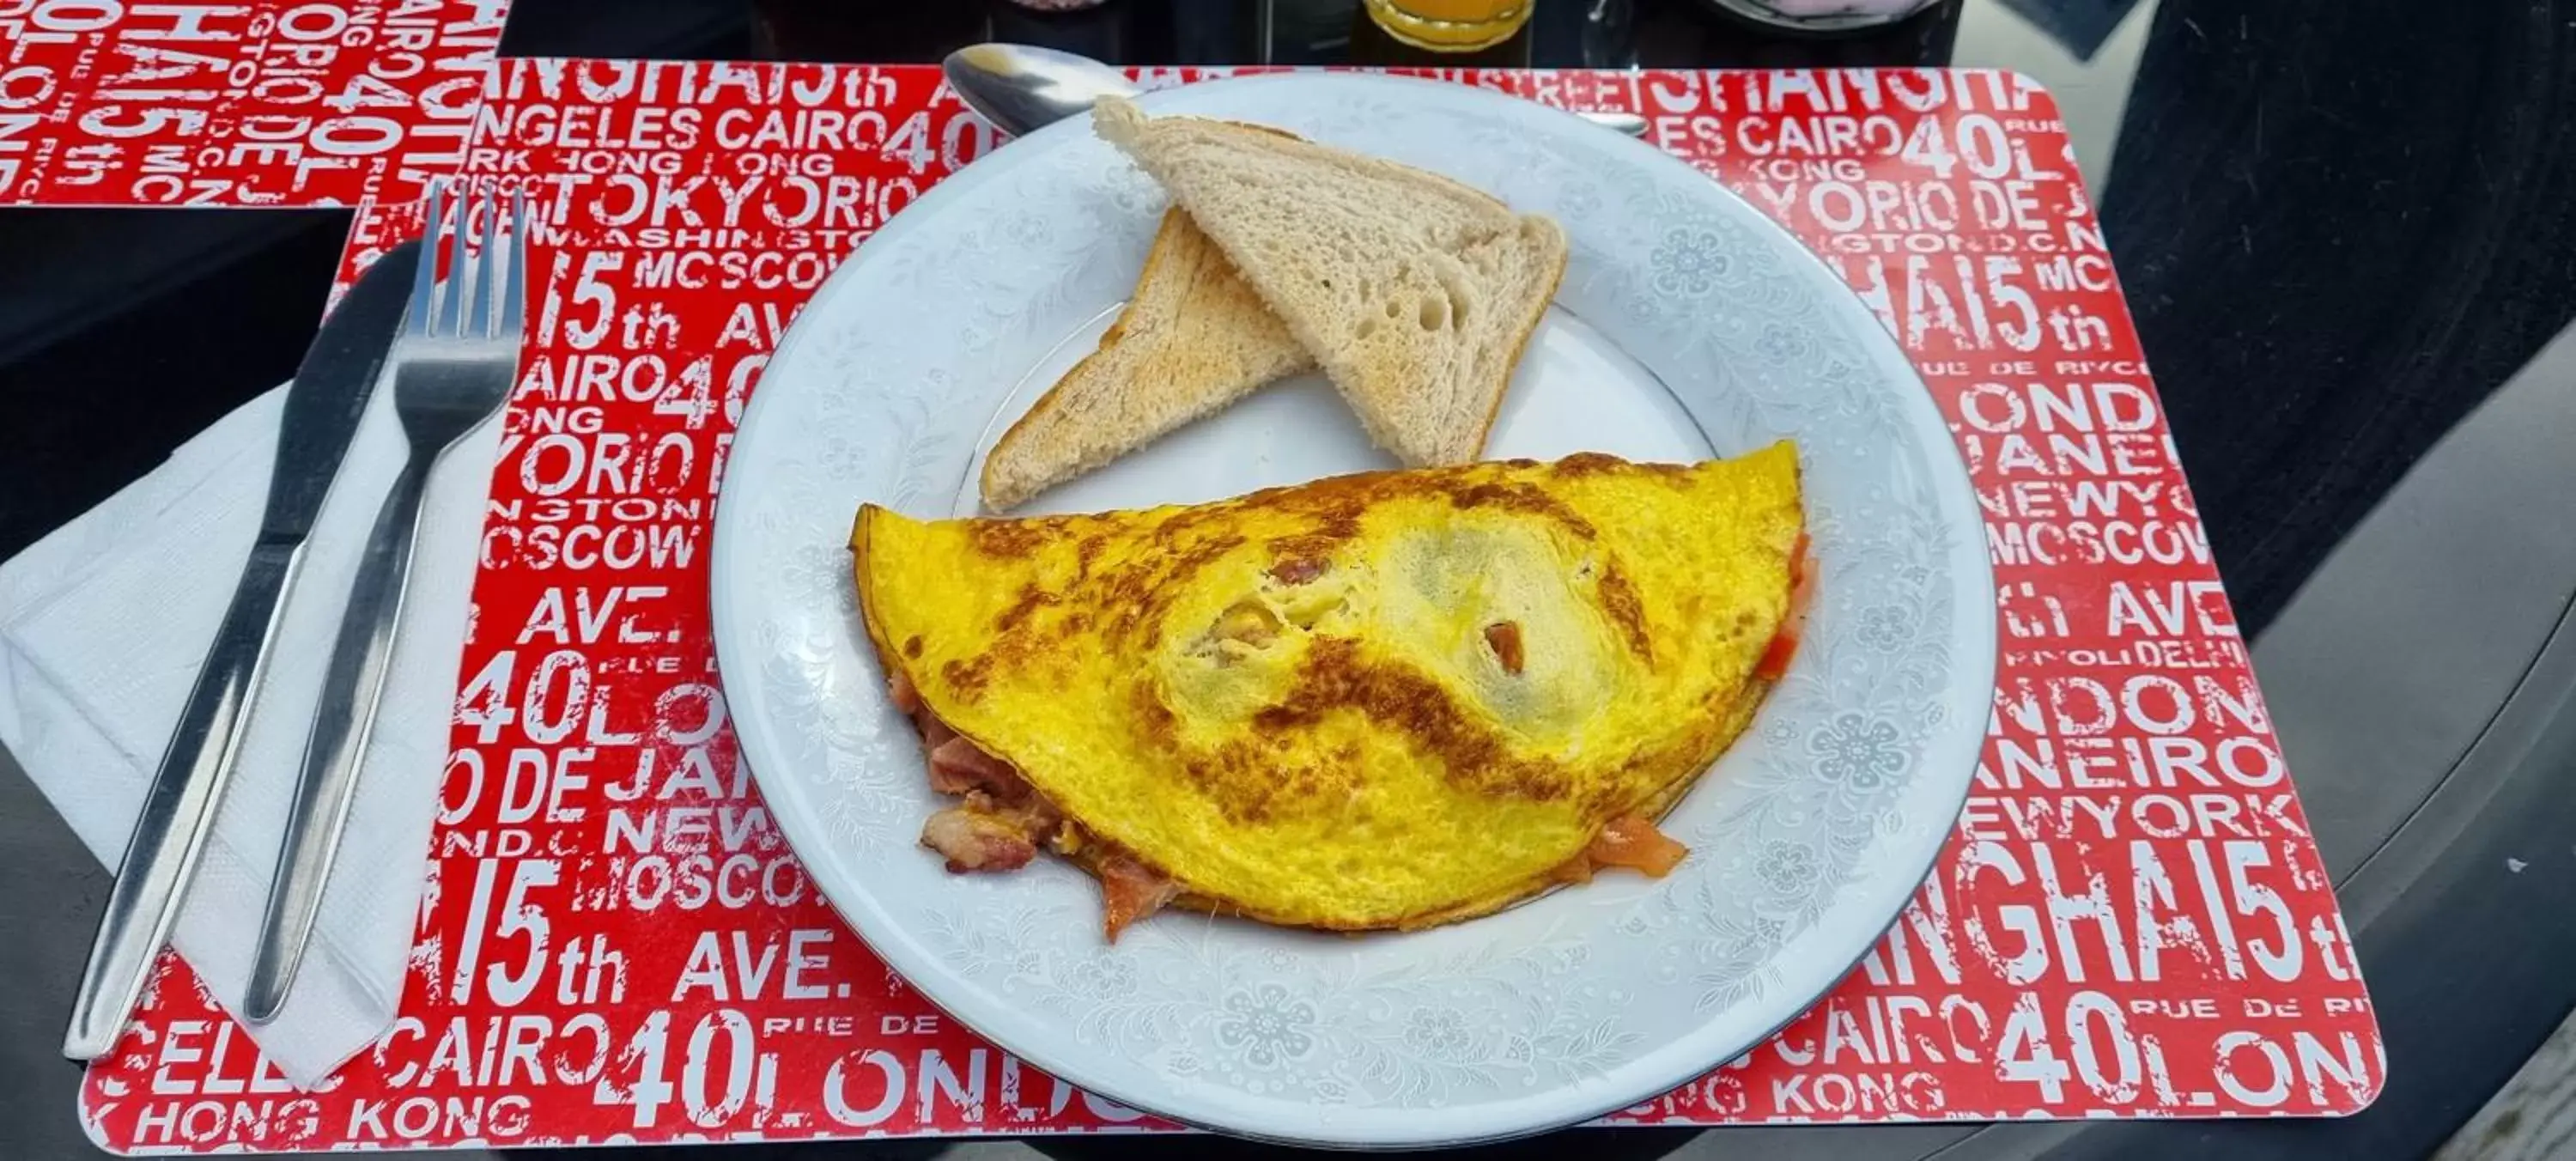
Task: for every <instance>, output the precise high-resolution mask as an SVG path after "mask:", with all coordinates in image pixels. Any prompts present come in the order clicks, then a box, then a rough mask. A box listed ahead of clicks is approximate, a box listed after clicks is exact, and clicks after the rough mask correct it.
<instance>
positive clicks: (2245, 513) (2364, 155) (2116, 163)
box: [0, 0, 2576, 1161]
mask: <svg viewBox="0 0 2576 1161" xmlns="http://www.w3.org/2000/svg"><path fill="white" fill-rule="evenodd" d="M986 39H1007V40H1019V41H1024V42H1034V43H1044V44H1052V45H1056V46H1059V47H1064V48H1070V49H1074V50H1077V51H1081V52H1086V53H1089V54H1092V55H1095V56H1102V57H1107V58H1110V59H1114V60H1120V61H1124V62H1130V63H1143V64H1163V63H1249V62H1261V61H1272V62H1280V63H1335V62H1350V61H1356V62H1359V63H1383V64H1400V63H1419V62H1420V61H1421V60H1422V59H1423V58H1421V57H1420V56H1418V55H1416V54H1412V53H1411V52H1410V51H1409V50H1405V49H1402V48H1401V47H1400V46H1397V45H1395V44H1393V43H1392V42H1390V41H1388V40H1387V39H1386V38H1385V37H1384V36H1383V35H1382V34H1379V33H1377V32H1376V31H1375V29H1374V28H1373V27H1371V26H1370V25H1369V24H1368V23H1367V21H1366V20H1365V18H1363V17H1360V16H1358V15H1357V14H1356V0H1263V2H1260V3H1254V2H1251V0H1109V2H1108V3H1107V4H1106V5H1105V6H1104V7H1102V8H1099V9H1095V10H1093V11H1090V12H1086V13H1080V14H1075V15H1069V16H1040V15H1035V14H1031V13H1028V12H1025V11H1023V10H1020V9H1017V8H1014V7H1011V6H1008V5H1006V4H1003V3H1000V2H999V0H988V2H987V3H982V4H978V3H972V2H969V0H932V2H924V3H910V4H898V3H892V2H890V0H794V2H789V0H767V2H762V3H756V4H755V3H746V2H743V0H629V2H622V3H617V4H608V3H595V2H584V0H519V2H518V3H517V4H516V5H515V8H514V11H513V13H512V15H511V18H510V24H509V28H508V32H507V34H506V36H505V38H504V42H503V51H504V52H505V53H509V54H516V55H573V54H578V55H589V56H647V57H708V58H715V57H723V58H752V59H758V58H771V57H784V58H789V59H807V60H844V61H879V62H882V61H902V60H924V61H928V60H936V59H938V58H939V56H941V55H942V54H944V53H945V52H947V51H948V50H949V49H952V48H955V47H958V46H960V45H963V44H967V43H972V42H974V41H979V40H986ZM1442 63H1452V62H1450V61H1444V62H1442ZM1465 63H1473V64H1485V65H1502V66H1519V65H1534V66H1542V67H1544V66H1589V67H1625V66H1629V65H1638V64H1642V65H1649V66H1673V65H1709V66H1764V65H1813V64H1849V65H1877V64H1958V65H1982V66H2000V67H2009V68H2015V69H2019V70H2021V71H2023V72H2026V73H2029V74H2031V75H2032V76H2034V77H2036V78H2038V79H2039V80H2040V81H2042V82H2043V83H2045V84H2047V85H2048V86H2049V87H2050V88H2052V89H2054V90H2055V91H2056V92H2057V94H2058V97H2059V99H2060V103H2061V105H2062V107H2063V109H2064V111H2065V117H2066V120H2067V122H2068V126H2069V130H2070V132H2071V133H2072V135H2073V136H2074V139H2075V143H2076V148H2077V152H2078V156H2079V160H2080V161H2081V163H2082V166H2083V168H2084V171H2085V173H2086V176H2087V179H2088V181H2089V182H2090V184H2091V186H2092V188H2093V190H2094V192H2095V195H2096V198H2097V201H2098V202H2099V205H2100V207H2101V218H2102V223H2103V226H2104V229H2105V231H2106V233H2107V234H2108V236H2109V238H2110V242H2111V247H2112V252H2113V255H2114V257H2115V259H2116V260H2117V264H2118V267H2119V272H2120V277H2121V281H2122V284H2123V286H2124V287H2125V289H2126V291H2127V295H2128V299H2129V304H2130V309H2131V310H2132V311H2133V312H2134V314H2135V316H2136V319H2137V324H2138V330H2139V332H2140V334H2141V336H2142V339H2143V342H2144V344H2145V347H2146V351H2147V355H2148V358H2149V361H2150V362H2151V364H2152V365H2153V367H2154V373H2155V379H2156V384H2157V387H2158V390H2159V391H2160V392H2161V394H2162V396H2163V399H2164V403H2165V406H2166V409H2167V413H2168V415H2169V417H2170V421H2171V423H2172V427H2173V432H2174V438H2175V440H2176V442H2177V444H2178V445H2179V447H2180V449H2181V452H2182V457H2183V460H2184V463H2185V466H2186V468H2187V470H2188V472H2189V474H2190V477H2191V480H2192V484H2193V487H2194V490H2195V491H2196V493H2197V496H2198V500H2199V505H2200V510H2201V514H2202V517H2203V519H2204V520H2205V521H2206V523H2207V525H2208V530H2209V537H2210V542H2211V546H2212V548H2213V550H2214V551H2215V552H2216V554H2217V558H2218V561H2219V564H2220V566H2221V568H2222V571H2223V572H2224V574H2225V577H2226V580H2227V584H2228V588H2229V590H2230V592H2231V594H2232V595H2233V597H2234V599H2235V601H2236V604H2237V609H2238V614H2239V619H2240V621H2241V622H2242V623H2243V624H2244V626H2245V627H2246V629H2247V631H2248V632H2249V633H2251V634H2253V635H2254V636H2255V639H2256V650H2255V657H2256V668H2257V670H2258V672H2259V673H2260V675H2261V677H2262V680H2263V683H2264V688H2265V691H2266V693H2267V695H2268V696H2269V698H2270V700H2271V702H2272V709H2273V713H2274V717H2275V719H2276V722H2277V724H2278V728H2279V730H2280V732H2281V735H2282V738H2283V744H2284V746H2285V748H2286V749H2287V751H2288V753H2289V756H2290V760H2291V763H2292V765H2293V767H2294V768H2295V769H2296V770H2297V771H2298V772H2299V773H2298V781H2299V787H2300V791H2301V794H2302V796H2303V798H2304V800H2305V802H2306V805H2307V807H2308V810H2309V813H2310V816H2311V819H2312V821H2313V822H2314V823H2315V826H2316V830H2317V834H2318V839H2319V842H2320V844H2321V845H2322V846H2323V848H2324V851H2325V855H2326V859H2327V862H2328V865H2329V867H2330V868H2331V870H2332V871H2333V873H2334V875H2335V878H2336V882H2337V884H2338V887H2339V890H2340V892H2341V897H2342V900H2343V905H2344V909H2345V912H2346V918H2347V921H2348V923H2349V924H2350V926H2351V928H2352V930H2353V933H2354V936H2355V940H2356V943H2357V945H2358V947H2359V949H2360V954H2361V959H2362V963H2363V967H2364V971H2365V973H2366V974H2367V976H2368V978H2369V979H2370V981H2371V987H2372V991H2373V994H2374V996H2375V998H2376V1000H2377V1003H2378V1006H2379V1009H2380V1016H2381V1020H2382V1022H2383V1030H2384V1033H2385V1035H2386V1037H2387V1043H2388V1052H2389V1056H2390V1058H2391V1060H2392V1062H2393V1064H2392V1068H2391V1080H2390V1083H2389V1086H2388V1088H2387V1090H2386V1092H2385V1094H2384V1095H2383V1096H2382V1098H2381V1100H2380V1102H2379V1103H2378V1104H2377V1105H2376V1106H2374V1107H2373V1108H2372V1109H2371V1110H2370V1111H2368V1112H2366V1113H2364V1114H2362V1115H2360V1116H2358V1117H2354V1118H2351V1119H2349V1120H2344V1121H2334V1122H2300V1123H2262V1124H2252V1123H2248V1124H2160V1125H2158V1124H2125V1125H2099V1124H2097V1125H2053V1126H1999V1127H1990V1128H1978V1127H1976V1126H1920V1127H1904V1128H1886V1129H1831V1130H1786V1129H1758V1130H1726V1131H1720V1132H1712V1133H1702V1134H1694V1133H1690V1132H1682V1131H1665V1130H1655V1131H1643V1130H1634V1131H1581V1132H1577V1133H1574V1134H1560V1135H1556V1136H1552V1137H1547V1138H1540V1139H1537V1140H1534V1141H1528V1142H1521V1143H1518V1144H1514V1145H1507V1146H1499V1147H1494V1148H1490V1149H1487V1150H1483V1151H1482V1152H1484V1153H1485V1154H1487V1155H1492V1156H1512V1157H1520V1156H1555V1155H1558V1154H1561V1153H1570V1152H1575V1151H1578V1150H1579V1151H1580V1152H1581V1153H1583V1154H1584V1155H1591V1156H1621V1157H1658V1156H1666V1155H1679V1156H1690V1157H1716V1156H1735V1155H1757V1154H1758V1155H1764V1156H1793V1157H1795V1156H1816V1157H1882V1156H1883V1157H1917V1156H1925V1155H1929V1154H1932V1153H1935V1152H1939V1153H1941V1154H1942V1155H1943V1156H1944V1157H1961V1158H1965V1157H2007V1156H2039V1155H2047V1156H2070V1157H2095V1156H2102V1157H2109V1156H2123V1157H2126V1156H2137V1157H2168V1156H2175V1155H2181V1154H2184V1153H2186V1152H2189V1153H2191V1154H2193V1155H2196V1156H2207V1157H2221V1156H2248V1157H2254V1156H2261V1157H2280V1156H2319V1157H2327V1156H2333V1157H2347V1156H2414V1155H2421V1154H2423V1153H2425V1152H2427V1151H2429V1150H2430V1149H2432V1148H2434V1147H2435V1146H2437V1145H2439V1144H2440V1143H2441V1142H2442V1141H2443V1140H2445V1139H2446V1138H2448V1137H2449V1136H2450V1135H2451V1134H2452V1132H2453V1131H2454V1130H2456V1129H2457V1128H2458V1127H2459V1125H2460V1124H2461V1123H2462V1122H2463V1121H2464V1120H2465V1119H2466V1118H2467V1117H2468V1116H2469V1115H2470V1114H2471V1113H2472V1112H2474V1111H2475V1110H2476V1109H2477V1108H2478V1107H2479V1106H2480V1105H2481V1104H2482V1103H2484V1102H2485V1101H2486V1100H2487V1098H2488V1097H2489V1096H2490V1095H2491V1094H2492V1093H2493V1092H2494V1091H2495V1090H2496V1089H2497V1088H2498V1087H2499V1086H2500V1085H2501V1084H2502V1083H2503V1082H2504V1081H2505V1079H2506V1078H2507V1077H2508V1076H2510V1075H2511V1074H2512V1073H2513V1072H2514V1070H2515V1069H2516V1068H2517V1067H2519V1066H2520V1064H2521V1063H2522V1062H2523V1060H2524V1059H2525V1057H2527V1056H2528V1055H2529V1054H2530V1052H2531V1051H2532V1049H2533V1048H2534V1047H2536V1046H2537V1045H2538V1044H2539V1043H2540V1042H2541V1041H2542V1040H2543V1039H2544V1038H2546V1037H2547V1036H2548V1035H2549V1033H2550V1032H2551V1030H2552V1029H2554V1028H2555V1027H2556V1026H2557V1025H2558V1024H2559V1023H2560V1021H2561V1020H2562V1019H2564V1018H2565V1017H2566V1015H2567V1013H2568V1011H2569V1009H2570V1007H2571V1005H2576V969H2571V968H2570V967H2569V966H2568V965H2569V964H2570V963H2571V962H2576V961H2572V960H2571V956H2576V621H2571V618H2570V600H2571V597H2576V515H2571V513H2576V334H2571V336H2570V337H2568V338H2566V339H2563V340H2561V341H2559V342H2557V343H2556V344H2555V345H2554V346H2551V345H2550V344H2551V340H2552V338H2553V336H2557V335H2559V334H2560V333H2561V332H2562V330H2564V329H2566V327H2567V323H2568V320H2569V316H2570V315H2571V314H2576V0H2480V2H2478V3H2472V4H2465V5H2419V4H2401V3H2396V2H2394V0H2377V2H2371V0H2360V2H2356V0H1944V2H1943V3H1941V4H1940V5H1938V6H1937V7H1935V8H1934V9H1933V10H1931V11H1930V12H1928V13H1926V14H1924V15H1922V16H1920V17H1917V18H1915V19H1912V20H1909V21H1906V22H1904V23H1903V24H1900V25H1898V26H1896V27H1893V28H1890V29H1886V30H1882V31H1879V32H1875V33H1872V34H1868V35H1863V36H1854V37H1844V38H1836V39H1817V38H1807V37H1797V36H1789V35H1783V34H1780V33H1777V32H1773V31H1767V30H1762V29H1758V28H1755V27H1752V26H1749V25H1746V24H1743V23H1740V22H1737V21H1734V20H1731V19H1728V18H1725V17H1722V16H1719V15H1715V14H1713V12H1712V10H1711V8H1709V7H1707V6H1706V5H1705V4H1704V3H1703V0H1540V2H1539V4H1538V9H1537V15H1536V17H1535V18H1534V20H1533V23H1532V24H1531V26H1530V28H1529V29H1528V30H1527V31H1525V32H1524V33H1522V34H1521V35H1520V36H1518V37H1516V38H1514V39H1513V40H1512V41H1511V42H1509V43H1507V44H1505V45H1503V46H1501V47H1500V48H1497V49H1493V50H1488V51H1487V52H1484V53H1480V54H1477V55H1475V56H1473V57H1470V58H1467V59H1466V61H1465ZM346 225H347V221H346V217H345V215H342V214H339V213H335V212H327V211H312V212H307V211H288V212H255V213H254V212H241V211H205V212H195V211H170V210H57V209H46V210H0V416H5V417H6V418H5V419H0V557H5V556H7V555H10V554H14V553H15V552H16V551H18V550H19V549H21V548H23V547H25V546H26V545H27V544H29V543H31V542H33V541H34V540H35V539H36V538H37V537H39V536H41V535H43V534H44V533H45V532H46V531H48V530H50V529H52V528H54V527H56V526H58V525H60V524H62V523H63V522H64V521H66V520H69V519H70V518H72V517H73V516H75V515H77V514H78V513H79V512H81V511H82V510H84V509H85V508H87V507H88V506H89V505H91V504H94V503H96V502H98V501H99V500H101V499H103V498H105V497H106V496H107V495H108V494H110V493H112V492H113V491H115V490H116V489H117V488H119V487H122V486H124V485H125V484H127V483H129V482H131V481H133V480H134V479H136V478H138V477H140V476H141V475H143V474H144V473H145V472H147V471H149V470H151V468H152V467H153V466H155V465H156V464H157V463H158V462H159V461H160V460H161V458H162V457H163V456H165V455H167V454H168V452H169V451H170V449H172V448H173V447H175V446H177V444H178V443H179V442H181V441H182V440H184V439H186V438H187V437H188V436H190V435H192V434H194V433H195V432H197V431H198V430H200V429H202V428H203V427H205V426H206V425H207V424H208V423H210V422H212V421H213V420H214V419H215V418H216V417H217V416H220V415H222V414H223V413H225V412H226V411H229V410H231V409H232V408H234V407H236V406H239V405H240V404H241V403H243V402H245V401H247V400H248V399H250V398H251V397H252V396H253V395H255V394H257V393H258V392H260V391H262V390H264V389H266V388H268V387H270V386H273V385H275V384H276V383H278V382H280V381H282V380H284V379H285V378H286V377H287V376H288V375H289V374H290V373H291V371H292V369H293V367H294V363H295V360H296V358H297V357H298V356H299V355H300V354H301V352H302V350H303V347H304V344H305V341H306V340H307V339H308V338H309V337H310V335H311V329H312V325H313V322H314V319H315V317H316V316H317V314H318V312H319V310H320V306H321V302H322V297H323V293H324V290H325V288H326V286H327V285H328V282H329V279H330V274H331V270H332V267H333V264H334V262H335V260H336V257H337V254H338V251H339V245H340V238H341V235H342V233H343V232H344V230H345V229H346ZM218 291H219V292H218ZM106 881H107V874H106V872H105V871H104V870H103V869H101V868H100V867H98V866H97V865H96V864H95V863H94V862H93V861H92V860H91V859H90V858H89V856H88V855H87V854H86V853H85V852H84V851H83V850H82V849H81V847H80V846H79V844H78V843H77V842H76V841H75V840H74V839H73V837H72V836H71V834H70V832H69V831H68V830H66V829H65V828H64V827H63V826H62V825H61V823H60V822H59V821H58V820H57V819H55V818H54V817H53V815H52V813H51V812H50V810H48V809H47V808H46V807H45V806H44V804H43V802H42V800H41V799H40V798H38V797H37V796H36V794H35V792H34V790H33V788H32V787H31V786H29V784H28V783H27V782H26V780H25V779H24V777H23V776H22V775H20V774H19V773H18V772H17V771H16V769H15V768H14V766H11V765H9V764H8V763H7V761H6V758H5V755H0V932H6V933H8V935H9V938H6V939H0V981H5V982H6V984H7V987H6V988H5V990H0V1093H5V1094H7V1095H5V1096H0V1108H5V1109H6V1111H7V1114H8V1115H6V1116H0V1156H6V1157H12V1158H15V1157H30V1158H49V1157H56V1156H84V1155H89V1150H88V1146H87V1144H86V1142H85V1141H84V1140H83V1139H82V1137H81V1136H80V1132H79V1129H78V1127H77V1125H76V1123H75V1121H74V1118H73V1115H72V1111H71V1110H72V1099H73V1091H74V1088H75V1086H76V1084H77V1079H78V1074H77V1072H76V1071H75V1070H74V1069H73V1068H72V1066H70V1065H68V1064H65V1063H63V1062H62V1061H60V1060H59V1059H57V1058H56V1057H55V1046H56V1045H57V1044H58V1043H59V1038H60V1035H61V1030H62V1025H63V1020H64V1019H65V1016H66V1013H67V1011H68V1008H69V1002H70V995H71V991H72V985H73V981H74V979H75V978H76V976H77V974H78V971H79V968H80V961H81V957H82V954H83V952H84V950H85V949H86V947H87V944H88V940H89V935H90V932H91V929H92V926H93V924H94V923H95V921H96V916H97V911H98V908H99V906H100V904H101V902H102V900H103V898H104V892H105V885H106ZM1036 1148H1037V1149H1039V1150H1041V1151H1043V1152H1045V1153H1047V1154H1051V1155H1055V1156H1061V1157H1109V1156H1121V1157H1123V1156H1136V1155H1152V1156H1175V1157H1177V1156H1184V1155H1187V1156H1199V1155H1205V1154H1206V1153H1208V1152H1210V1151H1212V1150H1217V1149H1220V1148H1222V1149H1223V1150H1224V1151H1226V1152H1229V1153H1263V1154H1266V1153H1270V1152H1274V1150H1269V1149H1261V1148H1254V1147H1250V1146H1232V1147H1223V1146H1219V1145H1216V1144H1214V1143H1211V1142H1208V1141H1206V1140H1203V1139H1200V1140H1169V1139H1165V1140H1139V1139H1097V1140H1091V1141H1062V1142H1045V1143H1040V1144H1038V1145H1037V1146H1036ZM610 1152H613V1151H602V1152H593V1153H591V1154H589V1155H591V1156H606V1155H610ZM675 1153H676V1151H675V1150H651V1151H642V1152H638V1153H630V1154H628V1155H638V1156H641V1155H650V1156H668V1155H673V1154H675ZM729 1155H732V1154H729ZM741 1155H750V1156H774V1157H785V1156H795V1157H824V1156H836V1157H837V1156H851V1157H862V1156H864V1157H879V1156H884V1157H896V1156H900V1157H931V1156H950V1157H971V1158H976V1159H978V1161H981V1159H983V1158H986V1157H991V1158H1000V1157H1005V1156H1021V1157H1028V1156H1033V1155H1034V1154H1032V1153H1031V1152H1030V1151H1029V1147H1027V1146H1021V1145H1017V1144H995V1143H984V1144H972V1145H950V1144H937V1143H917V1144H906V1145H890V1144H872V1145H855V1144H853V1145H838V1146H813V1145H809V1146H795V1147H781V1148H775V1149H753V1150H747V1151H745V1152H744V1153H743V1154H741Z"/></svg>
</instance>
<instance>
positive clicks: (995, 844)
mask: <svg viewBox="0 0 2576 1161" xmlns="http://www.w3.org/2000/svg"><path fill="white" fill-rule="evenodd" d="M921 845H923V846H925V847H929V848H930V849H932V850H934V851H937V852H939V853H940V854H942V855H944V856H947V859H948V872H949V873H950V874H952V875H962V874H965V873H967V872H969V871H1016V870H1018V869H1020V868H1022V867H1025V866H1027V865H1029V860H1030V859H1033V858H1036V857H1037V854H1038V848H1037V844H1036V843H1035V842H1033V841H1031V840H1030V838H1029V836H1028V834H1027V833H1026V832H1025V831H1022V830H1021V829H1020V828H1019V827H1018V826H1017V825H1014V820H1013V819H1012V818H1011V817H1010V816H1008V815H1004V814H993V813H989V812H986V811H982V810H978V809H976V808H974V807H973V806H952V807H949V808H948V809H946V810H943V811H940V812H938V813H937V814H933V815H931V816H930V819H929V821H927V822H924V823H922V824H921Z"/></svg>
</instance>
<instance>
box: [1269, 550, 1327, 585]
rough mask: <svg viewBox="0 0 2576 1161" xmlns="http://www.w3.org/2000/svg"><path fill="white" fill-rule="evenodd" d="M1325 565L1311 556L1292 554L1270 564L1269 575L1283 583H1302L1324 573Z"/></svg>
mask: <svg viewBox="0 0 2576 1161" xmlns="http://www.w3.org/2000/svg"><path fill="white" fill-rule="evenodd" d="M1326 567H1327V566H1326V565H1325V563H1324V562H1323V561H1321V560H1318V559H1316V558H1315V557H1311V556H1292V557H1289V558H1288V559H1286V560H1283V561H1280V562H1279V563H1277V564H1274V565H1271V566H1270V576H1271V578H1272V579H1274V580H1276V581H1278V582H1279V583H1281V584H1283V585H1302V584H1307V583H1309V582H1312V581H1313V580H1314V579H1315V578H1316V577H1319V576H1322V575H1324V569H1325V568H1326Z"/></svg>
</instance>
